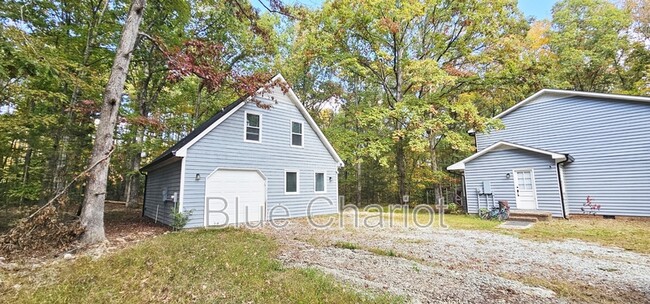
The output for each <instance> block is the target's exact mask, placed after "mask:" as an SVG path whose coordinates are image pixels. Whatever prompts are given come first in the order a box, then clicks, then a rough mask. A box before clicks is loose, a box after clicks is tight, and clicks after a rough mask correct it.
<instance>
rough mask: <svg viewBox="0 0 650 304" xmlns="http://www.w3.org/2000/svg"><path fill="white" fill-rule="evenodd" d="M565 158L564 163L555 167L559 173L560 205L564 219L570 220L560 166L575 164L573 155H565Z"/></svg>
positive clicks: (559, 163)
mask: <svg viewBox="0 0 650 304" xmlns="http://www.w3.org/2000/svg"><path fill="white" fill-rule="evenodd" d="M564 158H565V159H564V160H563V161H561V162H558V163H557V164H555V166H556V169H557V170H556V171H557V181H558V185H559V188H560V203H561V206H562V217H563V218H564V219H568V217H567V214H566V208H565V207H564V205H565V204H564V203H565V202H564V199H565V198H564V187H562V184H563V183H562V174H560V165H563V164H566V163H570V162H573V157H572V156H571V155H569V154H565V155H564Z"/></svg>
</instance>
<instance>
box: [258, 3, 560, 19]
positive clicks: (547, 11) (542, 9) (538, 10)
mask: <svg viewBox="0 0 650 304" xmlns="http://www.w3.org/2000/svg"><path fill="white" fill-rule="evenodd" d="M262 1H267V0H262ZM557 1H559V0H519V9H520V10H521V11H522V12H524V15H525V16H526V17H530V16H533V17H535V19H551V8H552V7H553V4H555V2H557ZM251 3H253V6H255V7H257V8H260V9H263V7H261V5H260V4H259V2H258V0H251ZM284 3H287V4H294V3H300V4H303V5H305V6H308V7H314V8H315V7H318V6H320V5H321V3H323V0H285V1H284Z"/></svg>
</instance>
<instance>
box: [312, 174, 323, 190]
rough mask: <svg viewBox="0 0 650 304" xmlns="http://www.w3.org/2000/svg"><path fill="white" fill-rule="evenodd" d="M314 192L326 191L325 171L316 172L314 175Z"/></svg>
mask: <svg viewBox="0 0 650 304" xmlns="http://www.w3.org/2000/svg"><path fill="white" fill-rule="evenodd" d="M314 192H325V173H323V172H316V174H315V175H314Z"/></svg>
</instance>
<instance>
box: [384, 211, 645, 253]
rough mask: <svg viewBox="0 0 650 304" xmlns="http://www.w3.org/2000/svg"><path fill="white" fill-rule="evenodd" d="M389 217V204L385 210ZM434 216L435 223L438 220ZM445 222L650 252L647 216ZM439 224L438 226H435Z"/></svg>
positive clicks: (399, 216)
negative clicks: (524, 225) (514, 226)
mask: <svg viewBox="0 0 650 304" xmlns="http://www.w3.org/2000/svg"><path fill="white" fill-rule="evenodd" d="M383 212H384V215H385V216H388V215H387V213H386V212H388V207H384V209H383ZM393 216H394V220H396V221H398V222H400V221H403V216H404V214H403V212H402V211H401V210H394V211H393ZM437 216H438V215H437V214H436V218H435V222H434V225H438V221H439V219H438V218H437ZM417 218H418V222H420V223H425V222H427V221H428V220H429V218H430V215H429V214H428V213H426V212H419V213H418V215H417ZM409 221H411V222H412V221H413V213H412V209H411V210H410V211H409ZM444 222H445V224H446V225H447V226H448V227H449V228H451V229H468V230H487V231H493V232H498V233H504V234H509V235H514V236H517V237H521V238H526V239H534V240H541V241H548V240H566V239H577V240H582V241H586V242H593V243H598V244H601V245H605V246H615V247H620V248H623V249H626V250H631V251H636V252H641V253H650V233H648V231H650V220H645V219H629V218H623V219H603V218H602V217H574V218H572V219H569V220H565V219H552V220H550V221H546V222H538V223H536V224H534V225H533V227H531V228H529V229H525V230H510V229H501V228H498V227H497V226H499V224H501V222H499V221H496V220H492V221H490V220H482V219H480V218H478V217H477V216H475V215H465V214H445V215H444ZM436 227H437V226H436Z"/></svg>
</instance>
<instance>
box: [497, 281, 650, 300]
mask: <svg viewBox="0 0 650 304" xmlns="http://www.w3.org/2000/svg"><path fill="white" fill-rule="evenodd" d="M504 277H506V278H509V279H512V280H516V281H520V282H522V283H524V284H526V285H530V286H537V287H543V288H546V289H550V290H552V291H554V292H555V293H556V294H557V295H558V296H560V297H562V298H564V299H567V300H569V301H571V302H575V303H640V302H643V301H645V300H647V299H646V298H645V295H644V294H643V293H640V292H638V291H630V290H616V291H612V290H605V289H603V288H599V287H598V286H597V285H590V284H587V283H585V282H570V281H566V280H561V279H553V280H549V279H548V278H538V277H531V276H519V275H504Z"/></svg>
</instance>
